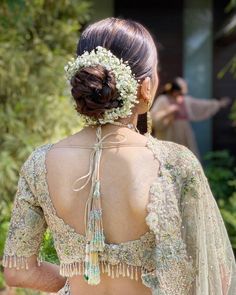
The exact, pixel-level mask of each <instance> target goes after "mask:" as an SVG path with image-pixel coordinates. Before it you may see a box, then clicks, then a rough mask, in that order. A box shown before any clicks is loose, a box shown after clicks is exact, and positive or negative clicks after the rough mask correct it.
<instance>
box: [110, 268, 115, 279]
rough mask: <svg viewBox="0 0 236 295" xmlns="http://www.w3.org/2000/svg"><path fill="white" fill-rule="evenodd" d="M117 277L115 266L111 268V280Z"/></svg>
mask: <svg viewBox="0 0 236 295" xmlns="http://www.w3.org/2000/svg"><path fill="white" fill-rule="evenodd" d="M114 277H115V275H114V266H113V265H112V266H111V278H112V279H114Z"/></svg>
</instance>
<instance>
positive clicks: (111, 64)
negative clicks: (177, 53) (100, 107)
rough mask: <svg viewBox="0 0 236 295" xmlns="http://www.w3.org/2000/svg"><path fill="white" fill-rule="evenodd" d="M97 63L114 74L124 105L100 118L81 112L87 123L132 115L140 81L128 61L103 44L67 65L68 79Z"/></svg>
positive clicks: (108, 120) (102, 121)
mask: <svg viewBox="0 0 236 295" xmlns="http://www.w3.org/2000/svg"><path fill="white" fill-rule="evenodd" d="M96 65H101V66H103V67H104V68H106V69H107V70H109V71H112V73H113V74H114V77H115V81H116V89H117V90H118V93H119V97H118V98H117V99H118V100H122V106H120V107H116V108H112V109H108V110H106V111H105V112H104V114H103V115H102V117H101V118H98V119H97V118H94V117H90V116H86V115H83V114H80V116H81V118H82V120H83V121H84V123H85V125H97V124H106V123H113V122H114V121H116V120H117V119H119V118H126V117H128V116H130V115H131V114H132V108H133V107H134V105H135V104H137V103H138V100H137V90H138V81H137V80H136V79H135V76H134V74H133V73H132V71H131V68H130V66H129V64H128V62H123V60H122V59H119V58H117V57H116V56H115V55H114V54H112V52H111V51H109V50H107V49H106V48H104V47H101V46H98V47H96V48H95V50H92V51H91V52H88V51H85V52H84V53H83V54H82V55H80V56H78V57H77V58H76V59H74V60H72V61H70V62H68V64H67V65H66V66H65V71H66V77H67V79H68V81H71V79H72V77H73V76H74V75H75V74H76V73H77V72H78V71H79V70H80V69H82V68H84V67H88V66H96Z"/></svg>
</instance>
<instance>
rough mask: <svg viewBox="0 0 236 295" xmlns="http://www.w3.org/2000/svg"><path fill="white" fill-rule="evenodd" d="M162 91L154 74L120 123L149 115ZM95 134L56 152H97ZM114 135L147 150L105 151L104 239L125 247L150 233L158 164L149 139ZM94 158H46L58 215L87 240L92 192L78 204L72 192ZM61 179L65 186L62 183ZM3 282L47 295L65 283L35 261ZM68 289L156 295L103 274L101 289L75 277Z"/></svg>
mask: <svg viewBox="0 0 236 295" xmlns="http://www.w3.org/2000/svg"><path fill="white" fill-rule="evenodd" d="M155 68H156V67H155ZM157 86H158V77H157V74H156V70H154V74H153V77H152V80H151V79H150V78H149V77H147V78H145V79H144V80H143V82H142V83H141V85H140V87H139V91H138V98H139V104H137V105H136V107H135V109H134V111H133V115H132V117H131V118H129V119H123V120H120V122H122V123H124V124H128V123H133V124H135V125H136V123H137V117H138V115H139V114H142V113H145V112H147V111H148V106H150V104H151V103H152V101H153V98H154V96H155V93H156V89H157ZM95 132H96V129H95V128H92V127H87V128H85V129H83V130H82V131H81V132H78V133H75V134H73V135H71V136H69V137H67V138H65V139H62V140H60V141H59V142H57V143H56V144H55V145H54V147H62V146H65V145H67V146H68V145H81V144H82V145H89V146H92V145H93V144H94V142H95ZM110 132H115V133H116V134H122V135H124V136H125V137H126V142H125V143H126V144H130V145H142V147H132V148H131V147H122V148H112V149H104V150H103V155H102V160H101V169H100V175H101V181H102V195H103V199H102V202H103V203H102V204H103V224H104V231H105V237H106V242H107V243H121V242H125V241H130V240H135V239H138V238H139V237H140V236H141V235H143V234H144V233H146V232H147V231H148V230H149V228H148V227H147V224H146V222H145V217H146V215H147V211H146V206H147V203H148V200H149V189H150V185H151V183H152V182H153V181H154V179H155V178H156V176H157V173H158V169H159V162H158V160H156V161H154V160H153V159H154V158H153V154H152V152H151V151H150V150H149V149H147V148H145V144H146V141H147V138H146V137H145V136H143V135H141V134H138V133H136V132H134V131H132V130H130V129H128V128H126V127H120V126H114V125H111V124H107V125H105V126H103V127H102V134H103V135H105V134H107V133H110ZM109 139H110V140H112V141H113V140H116V139H117V140H119V139H122V138H121V137H120V136H119V135H115V136H112V137H111V138H108V139H107V140H109ZM90 152H91V150H88V149H79V148H78V149H77V148H76V149H75V148H58V149H57V148H55V149H54V148H52V149H51V150H50V151H49V152H48V154H47V158H46V165H47V171H48V173H47V181H48V186H49V193H50V197H51V199H52V202H53V204H54V207H55V208H56V211H57V215H58V216H59V217H61V218H62V219H63V220H64V221H65V222H66V223H67V224H69V225H70V226H72V227H74V229H75V230H76V231H77V232H78V233H80V234H83V235H85V230H84V208H85V203H86V200H87V197H88V192H89V188H90V186H89V185H88V186H87V187H86V188H85V189H84V190H82V191H81V192H79V198H78V192H73V191H72V190H71V186H72V183H73V181H74V180H75V179H76V178H78V177H79V176H81V175H84V174H86V173H87V170H88V163H89V155H90ZM75 163H77V164H76V165H75ZM140 167H142V169H140ZM65 175H66V177H65ZM58 178H60V179H63V181H60V182H58ZM65 196H66V197H65ZM65 199H66V202H65ZM4 276H5V280H6V283H7V284H8V285H9V286H14V287H23V288H31V289H37V290H41V291H44V292H57V291H58V290H60V289H61V288H62V287H63V286H64V284H65V281H66V279H65V278H63V277H61V276H60V275H59V267H58V266H56V265H54V264H51V263H47V262H43V263H42V264H41V266H40V267H39V266H37V260H36V257H35V256H32V257H30V258H29V270H19V271H18V270H16V269H13V268H11V269H10V268H5V269H4ZM69 283H70V288H71V292H72V295H78V294H81V295H82V294H86V295H90V294H91V295H94V294H95V293H96V295H118V294H119V295H120V294H123V295H126V294H129V295H146V294H147V295H148V294H151V291H150V289H149V288H147V287H145V286H144V285H143V284H142V282H141V279H140V277H139V280H138V281H135V280H131V279H129V278H123V277H122V278H115V279H112V278H110V277H108V276H107V275H106V274H102V275H101V283H100V284H99V285H97V286H90V285H88V284H87V283H86V282H85V281H84V279H83V277H82V276H74V277H72V278H70V279H69Z"/></svg>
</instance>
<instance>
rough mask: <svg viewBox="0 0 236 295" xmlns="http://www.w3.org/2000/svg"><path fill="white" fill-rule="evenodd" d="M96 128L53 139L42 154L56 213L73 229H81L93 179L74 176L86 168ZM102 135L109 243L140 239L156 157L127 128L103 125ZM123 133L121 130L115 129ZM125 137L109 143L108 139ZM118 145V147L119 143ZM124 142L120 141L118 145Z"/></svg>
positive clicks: (142, 139)
mask: <svg viewBox="0 0 236 295" xmlns="http://www.w3.org/2000/svg"><path fill="white" fill-rule="evenodd" d="M95 131H96V129H95V128H91V129H90V128H86V129H85V130H84V131H82V132H79V133H77V134H75V135H73V136H70V137H69V138H67V139H65V140H62V141H60V142H58V143H56V144H54V145H53V146H52V147H51V148H50V150H49V151H48V152H47V155H46V163H45V164H46V169H47V184H48V190H49V195H50V198H51V200H52V203H53V205H54V207H55V209H56V212H57V215H58V216H60V217H61V218H62V219H63V220H64V221H65V222H66V223H67V224H69V225H70V226H71V227H73V228H74V229H75V231H76V232H78V233H81V234H83V235H84V234H85V226H84V217H85V205H86V202H87V200H88V195H89V190H90V186H91V182H89V183H88V184H87V185H86V186H85V187H84V189H82V190H80V191H73V188H76V186H77V187H78V186H82V185H83V184H85V182H86V180H87V179H82V180H81V181H78V182H77V183H76V185H73V184H74V182H75V180H76V179H78V178H79V177H82V176H84V175H86V174H87V173H88V170H89V164H90V157H91V152H92V151H93V149H92V147H93V146H94V143H95ZM111 132H112V133H113V134H111V135H110V136H109V137H108V138H107V139H106V140H105V141H104V144H103V145H104V147H106V148H103V149H102V157H101V162H100V179H101V194H102V210H103V226H104V231H105V237H106V241H107V242H108V243H120V242H124V241H128V240H135V239H138V238H139V237H140V236H141V235H142V234H144V233H145V232H146V231H147V230H148V227H147V225H146V223H145V217H146V215H147V211H146V206H147V203H148V199H149V189H150V185H151V183H152V182H153V181H154V180H155V178H156V177H157V173H158V166H159V163H158V161H154V157H153V153H152V152H151V151H150V150H149V149H148V148H147V147H146V142H147V138H146V137H144V136H142V135H139V134H135V133H134V132H133V131H131V130H129V129H127V128H119V129H118V128H117V127H114V126H112V127H109V128H106V127H103V128H102V136H105V135H106V134H108V133H111ZM119 134H121V135H119ZM124 136H125V141H124V142H123V143H117V144H111V142H115V141H117V142H119V141H120V142H121V141H123V140H124ZM119 145H121V147H118V146H119ZM122 145H123V146H122Z"/></svg>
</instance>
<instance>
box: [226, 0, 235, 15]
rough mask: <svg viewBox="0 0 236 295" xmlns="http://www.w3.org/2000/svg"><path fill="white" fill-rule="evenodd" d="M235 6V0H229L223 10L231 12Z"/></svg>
mask: <svg viewBox="0 0 236 295" xmlns="http://www.w3.org/2000/svg"><path fill="white" fill-rule="evenodd" d="M235 7H236V0H230V1H229V3H228V4H227V6H226V7H225V12H226V13H228V12H231V11H232V10H233V9H234V8H235Z"/></svg>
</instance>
